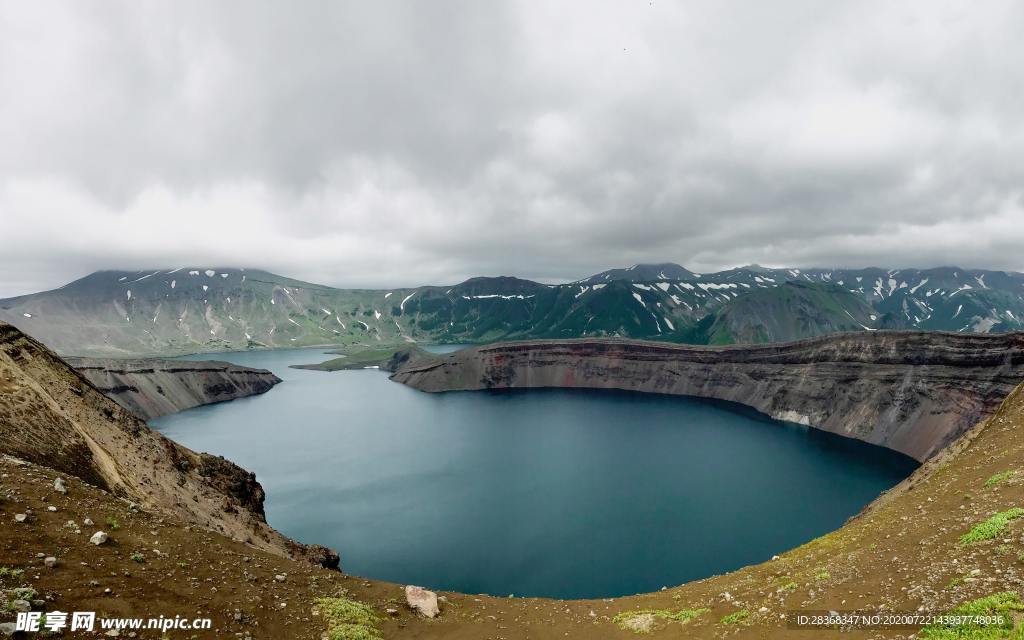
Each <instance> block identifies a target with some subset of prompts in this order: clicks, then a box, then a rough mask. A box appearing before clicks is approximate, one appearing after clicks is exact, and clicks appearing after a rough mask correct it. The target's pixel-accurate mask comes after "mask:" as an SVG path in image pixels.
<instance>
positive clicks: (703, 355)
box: [392, 331, 1024, 461]
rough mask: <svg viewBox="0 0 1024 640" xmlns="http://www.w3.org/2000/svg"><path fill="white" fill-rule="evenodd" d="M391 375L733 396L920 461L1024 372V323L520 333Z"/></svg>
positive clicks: (456, 385)
mask: <svg viewBox="0 0 1024 640" xmlns="http://www.w3.org/2000/svg"><path fill="white" fill-rule="evenodd" d="M392 379H394V380H396V381H398V382H401V383H404V384H407V385H409V386H412V387H414V388H416V389H420V390H423V391H431V392H436V391H450V390H470V389H506V388H531V387H575V388H603V389H623V390H629V391H642V392H649V393H665V394H671V395H684V396H694V397H700V398H715V399H719V400H728V401H732V402H738V403H741V404H744V405H747V406H750V407H753V408H754V409H757V410H758V411H761V412H763V413H765V414H768V415H770V416H772V417H774V418H777V419H780V420H786V421H790V422H797V423H801V424H805V425H808V426H811V427H815V428H818V429H822V430H825V431H830V432H833V433H837V434H840V435H844V436H848V437H851V438H857V439H859V440H863V441H866V442H870V443H872V444H877V445H881V446H884V447H888V448H890V449H894V450H896V451H899V452H902V453H905V454H907V455H909V456H911V457H913V458H915V459H917V460H918V461H923V460H926V459H927V458H929V457H930V456H931V455H933V454H934V453H936V452H938V451H940V450H941V449H942V448H943V447H945V446H946V445H947V444H949V443H950V442H952V441H953V440H955V439H956V438H958V437H959V436H960V435H961V434H963V433H964V432H965V431H966V430H967V429H968V428H969V427H970V426H971V425H973V424H975V423H977V422H978V421H980V420H982V419H983V418H985V417H987V416H989V415H990V414H991V413H992V412H993V411H995V409H996V408H997V407H998V406H999V403H1000V402H1001V401H1002V400H1003V399H1004V398H1006V396H1007V395H1008V394H1009V393H1010V391H1012V390H1013V388H1014V387H1016V386H1017V385H1018V384H1020V383H1021V382H1022V381H1024V334H1021V333H1015V334H1003V335H995V336H983V335H962V334H952V333H924V332H901V331H894V332H888V331H878V332H858V333H847V334H839V335H833V336H826V337H821V338H813V339H809V340H802V341H797V342H790V343H784V344H771V345H759V346H729V347H700V346H688V345H672V344H663V343H653V342H641V341H632V340H607V339H583V340H550V341H528V342H513V343H505V344H496V345H490V346H485V347H475V348H471V349H464V350H462V351H458V352H455V353H452V354H446V355H439V356H435V357H433V358H430V359H429V360H421V361H418V362H414V363H412V364H410V365H406V366H403V367H401V368H399V369H398V370H397V371H396V372H395V373H394V374H393V375H392Z"/></svg>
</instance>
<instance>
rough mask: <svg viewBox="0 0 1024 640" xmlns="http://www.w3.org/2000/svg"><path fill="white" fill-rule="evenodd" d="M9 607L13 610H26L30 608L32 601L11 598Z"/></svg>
mask: <svg viewBox="0 0 1024 640" xmlns="http://www.w3.org/2000/svg"><path fill="white" fill-rule="evenodd" d="M10 606H11V609H13V610H14V611H20V612H23V613H24V612H26V611H31V610H32V603H31V602H29V601H28V600H11V605H10Z"/></svg>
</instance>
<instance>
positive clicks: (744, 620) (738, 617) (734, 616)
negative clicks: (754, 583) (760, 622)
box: [722, 609, 750, 624]
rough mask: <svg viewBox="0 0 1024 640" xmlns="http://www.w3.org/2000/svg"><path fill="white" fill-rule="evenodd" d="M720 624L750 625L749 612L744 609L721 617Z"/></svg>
mask: <svg viewBox="0 0 1024 640" xmlns="http://www.w3.org/2000/svg"><path fill="white" fill-rule="evenodd" d="M722 624H750V612H749V611H747V610H746V609H740V610H739V611H736V612H735V613H730V614H729V615H727V616H722Z"/></svg>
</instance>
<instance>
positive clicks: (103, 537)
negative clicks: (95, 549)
mask: <svg viewBox="0 0 1024 640" xmlns="http://www.w3.org/2000/svg"><path fill="white" fill-rule="evenodd" d="M107 540H110V536H108V535H107V534H106V533H104V532H103V531H97V532H96V533H94V534H92V537H91V538H89V542H91V543H93V544H95V545H97V546H98V545H101V544H103V543H105V542H106V541H107Z"/></svg>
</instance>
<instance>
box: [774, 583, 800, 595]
mask: <svg viewBox="0 0 1024 640" xmlns="http://www.w3.org/2000/svg"><path fill="white" fill-rule="evenodd" d="M797 586H798V585H797V584H796V583H795V582H787V583H786V584H784V585H782V586H781V587H779V588H778V589H776V592H778V593H788V592H790V591H795V590H796V588H797Z"/></svg>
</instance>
